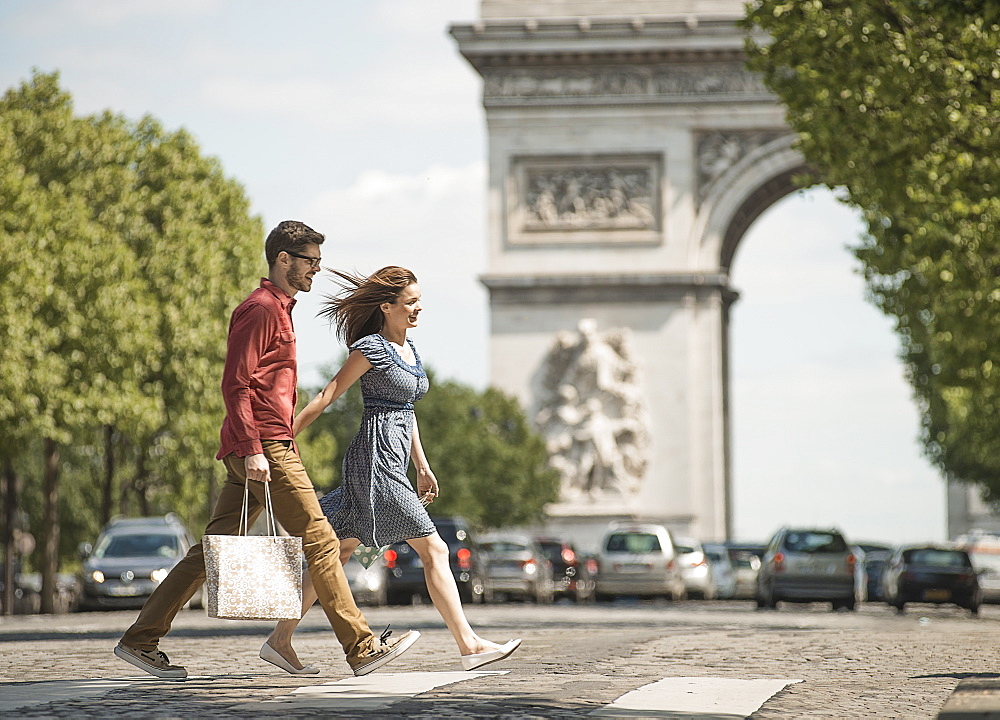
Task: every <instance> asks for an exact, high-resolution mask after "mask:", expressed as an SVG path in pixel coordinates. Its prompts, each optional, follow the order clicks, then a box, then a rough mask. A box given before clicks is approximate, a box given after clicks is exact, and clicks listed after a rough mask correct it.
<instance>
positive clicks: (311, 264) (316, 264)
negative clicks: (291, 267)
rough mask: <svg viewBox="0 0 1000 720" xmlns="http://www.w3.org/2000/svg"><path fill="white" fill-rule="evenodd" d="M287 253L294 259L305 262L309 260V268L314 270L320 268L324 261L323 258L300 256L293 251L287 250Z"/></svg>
mask: <svg viewBox="0 0 1000 720" xmlns="http://www.w3.org/2000/svg"><path fill="white" fill-rule="evenodd" d="M285 252H286V253H288V254H289V255H291V256H292V257H297V258H301V259H303V260H308V261H309V267H313V268H318V267H319V264H320V263H321V262H322V261H323V258H318V257H312V256H311V255H299V254H298V253H296V252H292V251H291V250H285Z"/></svg>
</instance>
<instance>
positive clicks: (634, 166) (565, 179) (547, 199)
mask: <svg viewBox="0 0 1000 720" xmlns="http://www.w3.org/2000/svg"><path fill="white" fill-rule="evenodd" d="M660 165H661V161H660V159H659V157H656V156H645V155H644V156H621V157H608V156H605V157H581V158H515V159H514V161H513V163H512V167H511V190H510V193H509V196H508V207H509V218H510V222H509V223H508V240H509V241H510V242H512V243H515V244H516V243H552V242H555V243H558V242H577V243H579V242H584V243H586V242H598V243H606V242H616V241H629V242H636V241H637V242H650V241H652V242H656V241H659V239H660V235H659V228H660V221H659V202H658V199H659V196H660V174H661V171H660Z"/></svg>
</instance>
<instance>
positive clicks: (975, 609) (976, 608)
mask: <svg viewBox="0 0 1000 720" xmlns="http://www.w3.org/2000/svg"><path fill="white" fill-rule="evenodd" d="M969 612H970V613H972V615H973V616H976V615H979V606H978V605H973V606H972V607H970V608H969Z"/></svg>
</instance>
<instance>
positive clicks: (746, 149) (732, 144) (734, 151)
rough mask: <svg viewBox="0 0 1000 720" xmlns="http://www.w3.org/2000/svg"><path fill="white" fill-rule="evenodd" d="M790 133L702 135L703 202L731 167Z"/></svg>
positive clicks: (699, 158) (699, 156) (699, 197)
mask: <svg viewBox="0 0 1000 720" xmlns="http://www.w3.org/2000/svg"><path fill="white" fill-rule="evenodd" d="M787 134H788V133H787V132H781V131H773V132H741V131H719V132H710V133H704V134H702V135H700V136H699V137H698V138H697V140H696V142H697V160H696V162H697V171H698V188H697V194H696V195H697V200H698V202H699V203H700V202H701V201H702V200H703V199H704V198H705V196H706V195H707V194H708V190H709V188H710V187H711V185H712V183H713V182H715V181H716V180H717V179H718V178H719V177H721V176H722V175H723V173H725V172H726V171H727V170H729V168H731V167H733V165H735V164H736V163H738V162H739V161H740V160H742V159H743V158H744V157H745V156H746V155H748V154H749V153H751V152H753V151H754V150H756V149H757V148H759V147H761V146H763V145H766V144H767V143H769V142H771V141H772V140H776V139H777V138H779V137H783V136H785V135H787Z"/></svg>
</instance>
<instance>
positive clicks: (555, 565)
mask: <svg viewBox="0 0 1000 720" xmlns="http://www.w3.org/2000/svg"><path fill="white" fill-rule="evenodd" d="M536 539H537V541H538V544H539V545H540V546H541V547H542V552H543V553H545V557H547V558H548V559H549V562H551V563H552V580H553V582H554V583H555V588H554V592H555V595H556V596H557V597H560V596H562V597H568V598H570V599H572V600H573V601H574V602H586V601H588V600H593V599H594V575H595V574H596V572H597V561H596V560H594V559H593V558H591V557H582V556H581V555H580V553H578V552H577V551H576V548H575V547H573V545H572V544H571V543H569V542H567V541H566V540H559V539H557V538H536Z"/></svg>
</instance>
